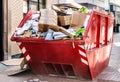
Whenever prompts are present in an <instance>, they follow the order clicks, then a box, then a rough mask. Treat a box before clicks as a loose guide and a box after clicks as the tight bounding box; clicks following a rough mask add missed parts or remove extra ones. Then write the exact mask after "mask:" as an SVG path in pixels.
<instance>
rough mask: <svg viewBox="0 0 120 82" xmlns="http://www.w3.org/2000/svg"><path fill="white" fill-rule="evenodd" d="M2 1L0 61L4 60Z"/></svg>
mask: <svg viewBox="0 0 120 82" xmlns="http://www.w3.org/2000/svg"><path fill="white" fill-rule="evenodd" d="M3 12H4V11H3V0H0V61H2V60H3V59H4V50H3V32H4V20H3V19H4V18H3V17H4V16H3V15H4V13H3Z"/></svg>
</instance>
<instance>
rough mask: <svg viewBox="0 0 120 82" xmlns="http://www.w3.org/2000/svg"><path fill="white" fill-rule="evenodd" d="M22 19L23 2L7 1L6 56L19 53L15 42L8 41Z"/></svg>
mask: <svg viewBox="0 0 120 82" xmlns="http://www.w3.org/2000/svg"><path fill="white" fill-rule="evenodd" d="M22 18H23V0H8V54H9V55H14V54H18V53H20V52H21V51H20V50H19V48H18V46H17V45H16V43H15V42H11V41H10V37H11V36H12V34H13V33H14V31H15V29H16V27H17V26H18V24H19V23H20V21H21V19H22Z"/></svg>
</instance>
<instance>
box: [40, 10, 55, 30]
mask: <svg viewBox="0 0 120 82" xmlns="http://www.w3.org/2000/svg"><path fill="white" fill-rule="evenodd" d="M40 12H41V16H40V20H39V25H38V26H39V31H40V32H45V31H48V28H49V26H50V25H54V26H55V25H57V13H56V12H55V11H54V10H49V9H41V10H40Z"/></svg>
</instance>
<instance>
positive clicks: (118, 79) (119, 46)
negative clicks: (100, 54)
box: [0, 33, 120, 82]
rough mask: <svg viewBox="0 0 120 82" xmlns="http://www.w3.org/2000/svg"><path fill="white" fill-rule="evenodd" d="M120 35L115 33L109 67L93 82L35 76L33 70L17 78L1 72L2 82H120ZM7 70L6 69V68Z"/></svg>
mask: <svg viewBox="0 0 120 82" xmlns="http://www.w3.org/2000/svg"><path fill="white" fill-rule="evenodd" d="M119 37H120V33H114V43H113V48H112V52H111V58H110V62H109V66H108V67H107V68H106V69H105V70H104V71H103V72H102V73H101V74H99V75H98V76H97V78H96V79H95V80H93V81H91V80H81V79H68V78H58V77H48V76H42V75H35V74H34V73H32V71H31V70H28V71H26V72H23V73H20V74H17V75H15V76H7V74H6V73H5V72H4V71H3V69H2V72H0V82H24V81H27V82H30V80H31V79H39V80H41V81H40V82H120V55H119V54H120V38H119ZM5 68H6V67H5Z"/></svg>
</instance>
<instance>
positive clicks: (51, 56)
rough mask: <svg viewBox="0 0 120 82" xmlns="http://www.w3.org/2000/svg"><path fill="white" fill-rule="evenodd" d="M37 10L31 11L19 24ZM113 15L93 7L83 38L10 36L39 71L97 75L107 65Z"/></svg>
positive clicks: (89, 77)
mask: <svg viewBox="0 0 120 82" xmlns="http://www.w3.org/2000/svg"><path fill="white" fill-rule="evenodd" d="M33 13H35V12H34V11H29V12H28V13H27V14H26V15H25V17H24V18H23V20H22V21H21V23H20V24H19V26H18V27H22V26H23V24H24V23H25V22H26V21H27V20H28V19H30V16H31V15H32V14H33ZM113 23H114V18H113V17H111V16H109V15H105V14H103V13H100V12H97V11H92V12H91V14H90V19H89V20H88V24H87V27H86V31H85V34H84V36H83V39H82V40H51V41H48V40H44V39H41V38H22V37H15V36H14V34H13V36H12V37H11V40H12V41H16V42H17V43H18V45H19V48H20V49H21V50H22V52H23V54H24V57H25V58H26V59H27V61H28V64H29V66H30V67H31V69H32V70H33V71H34V72H35V73H36V74H46V75H55V76H64V77H76V78H80V77H83V78H86V79H94V78H95V77H96V76H97V75H98V74H99V73H101V72H102V71H103V69H105V67H107V66H108V63H109V59H110V53H111V49H112V43H113Z"/></svg>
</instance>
